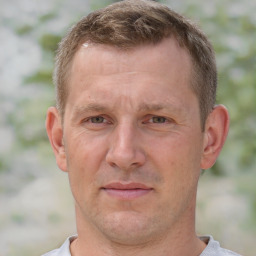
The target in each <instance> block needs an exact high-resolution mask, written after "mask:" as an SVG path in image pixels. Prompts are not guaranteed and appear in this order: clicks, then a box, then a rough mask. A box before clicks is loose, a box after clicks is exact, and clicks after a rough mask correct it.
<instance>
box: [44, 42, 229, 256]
mask: <svg viewBox="0 0 256 256" xmlns="http://www.w3.org/2000/svg"><path fill="white" fill-rule="evenodd" d="M191 68H192V64H191V60H190V57H189V55H188V53H187V52H186V51H185V50H184V49H182V48H180V47H179V46H178V44H177V42H176V41H175V40H174V39H171V38H168V39H165V40H163V41H162V42H161V43H159V44H158V45H146V46H140V47H137V48H135V49H132V50H129V51H126V52H125V51H121V50H117V49H115V48H113V47H110V46H103V45H89V46H87V47H83V46H82V47H81V48H80V49H79V50H78V51H77V53H76V55H75V57H74V60H73V64H72V68H71V75H70V80H69V95H68V98H67V102H66V108H65V116H64V119H62V118H61V116H60V115H59V113H58V110H57V109H56V108H54V107H51V108H49V110H48V113H47V120H46V128H47V132H48V136H49V139H50V142H51V145H52V147H53V150H54V153H55V156H56V161H57V164H58V166H59V168H60V169H61V170H63V171H65V172H68V175H69V180H70V186H71V190H72V193H73V196H74V199H75V202H76V219H77V231H78V238H77V239H76V240H75V241H74V242H73V243H72V244H71V253H72V255H75V256H80V255H147V256H148V255H160V256H161V255H173V256H175V255H192V256H193V255H200V253H201V252H202V251H203V249H204V248H205V246H206V245H205V244H204V243H203V242H201V240H199V239H198V238H197V236H196V233H195V202H196V191H197V183H198V179H199V175H200V170H201V169H207V168H210V167H211V166H212V165H213V164H214V162H215V160H216V158H217V156H218V154H219V152H220V150H221V148H222V146H223V144H224V141H225V139H226V136H227V132H228V125H229V118H228V113H227V110H226V108H225V107H224V106H222V105H219V106H215V108H214V109H213V111H212V112H211V114H210V115H209V116H208V119H207V121H206V124H205V131H204V132H202V130H201V125H200V111H199V104H198V99H197V96H196V95H195V94H194V93H193V91H192V90H191V87H190V83H191ZM113 183H114V185H113ZM111 184H112V185H111ZM116 184H118V185H116ZM120 184H121V185H120ZM127 184H128V185H127ZM138 184H139V185H138ZM129 185H131V186H132V189H130V188H128V187H127V186H129ZM116 186H123V187H121V188H120V187H119V188H117V187H116ZM136 186H138V187H139V189H135V187H136ZM142 186H143V188H141V187H142ZM113 187H114V188H113Z"/></svg>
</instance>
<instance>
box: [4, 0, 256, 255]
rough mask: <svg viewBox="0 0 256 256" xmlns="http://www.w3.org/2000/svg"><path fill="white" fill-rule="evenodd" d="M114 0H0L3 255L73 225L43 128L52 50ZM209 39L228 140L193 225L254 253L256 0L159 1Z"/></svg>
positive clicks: (39, 247) (43, 245) (25, 251)
mask: <svg viewBox="0 0 256 256" xmlns="http://www.w3.org/2000/svg"><path fill="white" fill-rule="evenodd" d="M111 2H113V1H110V0H109V1H103V0H91V1H89V0H72V1H70V0H44V1H39V0H35V1H29V0H0V6H1V9H0V24H1V27H0V42H1V44H0V256H14V255H16V256H17V255H19V256H32V255H41V254H42V253H44V252H46V251H49V250H51V249H53V248H56V247H58V246H60V245H61V244H62V243H63V241H64V240H65V239H66V237H67V236H69V235H72V234H74V233H75V232H76V230H75V221H74V207H73V201H72V198H71V195H70V191H69V184H68V180H67V175H66V174H65V173H63V172H61V171H60V170H58V168H57V166H56V164H55V159H54V156H53V153H52V150H51V148H50V144H49V143H48V140H47V135H46V132H45V128H44V121H45V116H46V110H47V108H48V107H49V106H51V105H53V104H54V87H53V84H52V80H51V75H52V69H53V58H54V51H55V50H56V46H57V43H58V42H59V40H60V38H61V37H62V36H63V35H64V34H65V32H66V30H67V28H69V27H70V25H72V24H74V23H75V22H76V21H78V19H80V18H81V17H82V16H84V15H86V14H88V13H89V12H90V11H92V10H95V9H98V8H100V7H103V6H105V5H107V4H109V3H111ZM161 2H163V3H165V4H167V5H168V6H169V7H171V8H173V9H174V10H176V11H178V12H180V13H182V14H184V15H186V16H187V17H188V18H190V19H192V20H194V21H196V22H198V23H199V24H200V26H201V28H202V29H203V30H204V31H205V32H206V34H207V35H208V37H209V38H210V40H211V42H212V43H213V45H214V48H215V50H216V55H217V65H218V70H219V90H218V96H217V98H218V103H223V104H225V105H226V106H227V107H228V109H229V111H230V115H231V128H230V133H229V137H228V140H227V142H226V145H225V147H224V149H223V152H222V154H221V156H220V158H219V159H218V161H217V163H216V165H215V166H214V167H213V168H212V169H211V170H207V171H205V172H204V173H203V175H202V177H201V180H200V182H199V192H198V207H197V231H198V233H199V234H212V235H213V236H214V238H215V239H217V240H220V241H221V243H222V246H223V247H227V248H229V249H232V250H234V251H237V252H240V253H241V254H243V255H247V256H254V255H255V253H256V70H255V64H256V43H255V41H256V40H255V35H256V34H255V32H256V15H255V13H256V1H255V0H254V1H252V0H243V1H240V0H225V1H223V0H215V1H211V0H198V1H194V3H193V2H192V1H186V0H184V1H182V0H173V1H171V0H169V1H161Z"/></svg>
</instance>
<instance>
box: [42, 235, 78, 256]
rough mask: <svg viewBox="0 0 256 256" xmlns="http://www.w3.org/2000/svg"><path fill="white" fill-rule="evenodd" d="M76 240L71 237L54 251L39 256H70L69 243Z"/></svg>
mask: <svg viewBox="0 0 256 256" xmlns="http://www.w3.org/2000/svg"><path fill="white" fill-rule="evenodd" d="M75 238H76V236H71V237H68V238H67V239H66V241H65V242H64V244H63V245H62V246H61V247H60V248H58V249H55V250H52V251H50V252H47V253H45V254H43V255H41V256H71V253H70V249H69V248H70V243H71V242H72V241H73V240H74V239H75Z"/></svg>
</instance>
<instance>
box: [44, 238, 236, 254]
mask: <svg viewBox="0 0 256 256" xmlns="http://www.w3.org/2000/svg"><path fill="white" fill-rule="evenodd" d="M75 238H76V236H71V237H69V238H67V240H66V241H65V243H64V244H63V245H62V246H61V247H60V248H59V249H55V250H53V251H50V252H48V253H46V254H44V255H42V256H71V253H70V249H69V248H70V243H71V242H72V241H73V240H74V239H75ZM200 239H201V240H202V241H204V242H205V243H207V246H206V248H205V249H204V250H203V252H202V253H201V254H200V256H241V255H240V254H237V253H235V252H232V251H230V250H227V249H223V248H221V247H220V244H219V242H218V241H215V240H214V239H213V237H212V236H203V237H200Z"/></svg>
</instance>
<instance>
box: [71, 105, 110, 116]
mask: <svg viewBox="0 0 256 256" xmlns="http://www.w3.org/2000/svg"><path fill="white" fill-rule="evenodd" d="M106 110H108V108H107V107H106V106H103V105H101V104H98V103H89V104H88V105H86V106H81V107H80V106H76V107H75V109H74V111H73V116H74V117H76V116H79V115H81V114H83V113H86V112H92V111H95V112H102V111H106Z"/></svg>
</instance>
